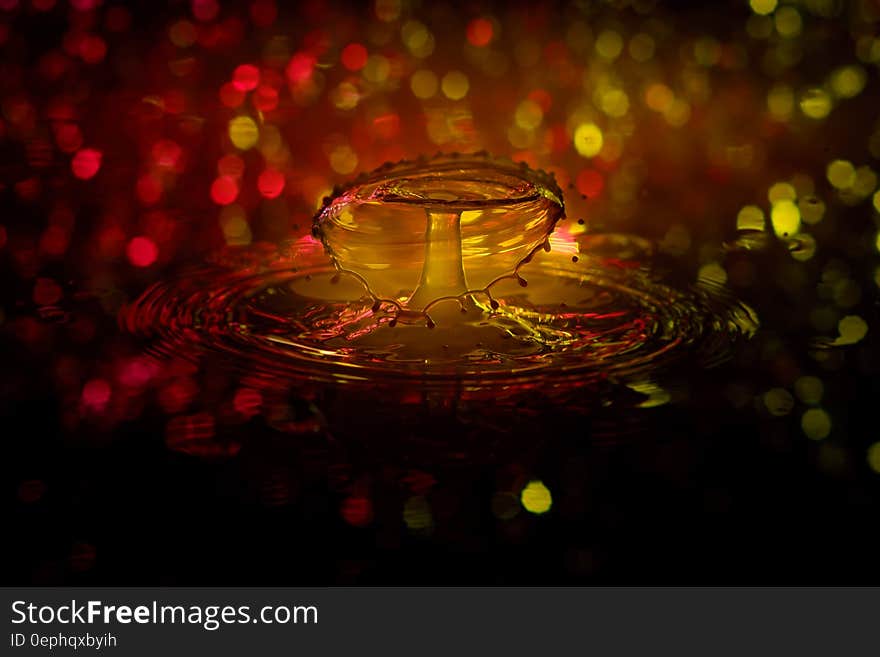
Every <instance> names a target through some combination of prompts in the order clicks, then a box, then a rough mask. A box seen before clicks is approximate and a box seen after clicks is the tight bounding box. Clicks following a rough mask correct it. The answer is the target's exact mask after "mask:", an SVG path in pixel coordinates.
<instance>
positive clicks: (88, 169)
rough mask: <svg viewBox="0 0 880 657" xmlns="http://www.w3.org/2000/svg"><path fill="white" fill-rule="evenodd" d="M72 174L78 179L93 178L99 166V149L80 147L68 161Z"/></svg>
mask: <svg viewBox="0 0 880 657" xmlns="http://www.w3.org/2000/svg"><path fill="white" fill-rule="evenodd" d="M70 168H71V170H72V171H73V175H74V176H76V177H77V178H79V179H80V180H88V179H89V178H93V177H94V176H95V174H96V173H98V170H99V169H100V168H101V151H99V150H97V149H94V148H81V149H80V150H78V151H77V152H76V154H75V155H74V156H73V159H72V160H71V162H70Z"/></svg>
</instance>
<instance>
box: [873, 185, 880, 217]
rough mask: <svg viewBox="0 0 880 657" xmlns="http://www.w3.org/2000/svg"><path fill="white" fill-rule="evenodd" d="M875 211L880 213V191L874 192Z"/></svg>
mask: <svg viewBox="0 0 880 657" xmlns="http://www.w3.org/2000/svg"><path fill="white" fill-rule="evenodd" d="M873 202H874V209H875V210H876V211H877V212H880V189H878V190H877V191H876V192H874V201H873Z"/></svg>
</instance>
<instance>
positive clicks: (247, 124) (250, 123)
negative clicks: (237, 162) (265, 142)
mask: <svg viewBox="0 0 880 657" xmlns="http://www.w3.org/2000/svg"><path fill="white" fill-rule="evenodd" d="M229 139H230V141H232V143H233V144H234V145H235V147H236V148H238V149H241V150H243V151H246V150H248V149H249V148H252V147H253V146H255V145H256V143H257V142H258V141H259V140H260V130H259V128H257V124H256V123H255V122H254V120H253V119H252V118H251V117H249V116H237V117H235V118H234V119H232V120H231V121H230V122H229Z"/></svg>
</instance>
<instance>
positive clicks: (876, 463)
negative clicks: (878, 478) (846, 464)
mask: <svg viewBox="0 0 880 657" xmlns="http://www.w3.org/2000/svg"><path fill="white" fill-rule="evenodd" d="M868 466H869V467H870V468H871V469H872V470H873V471H874V472H876V473H878V474H880V442H878V443H874V444H873V445H871V446H870V447H869V448H868Z"/></svg>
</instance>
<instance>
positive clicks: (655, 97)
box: [645, 82, 675, 112]
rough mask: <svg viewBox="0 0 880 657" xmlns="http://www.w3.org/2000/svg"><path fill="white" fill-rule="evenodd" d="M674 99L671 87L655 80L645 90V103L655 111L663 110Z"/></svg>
mask: <svg viewBox="0 0 880 657" xmlns="http://www.w3.org/2000/svg"><path fill="white" fill-rule="evenodd" d="M674 100H675V94H673V93H672V89H670V88H669V87H667V86H666V85H665V84H661V83H659V82H655V83H653V84H651V85H650V86H649V87H648V88H647V89H646V90H645V104H646V105H647V106H648V107H650V108H651V109H652V110H654V111H655V112H665V111H666V110H667V109H669V107H670V105H672V102H673V101H674Z"/></svg>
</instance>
